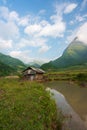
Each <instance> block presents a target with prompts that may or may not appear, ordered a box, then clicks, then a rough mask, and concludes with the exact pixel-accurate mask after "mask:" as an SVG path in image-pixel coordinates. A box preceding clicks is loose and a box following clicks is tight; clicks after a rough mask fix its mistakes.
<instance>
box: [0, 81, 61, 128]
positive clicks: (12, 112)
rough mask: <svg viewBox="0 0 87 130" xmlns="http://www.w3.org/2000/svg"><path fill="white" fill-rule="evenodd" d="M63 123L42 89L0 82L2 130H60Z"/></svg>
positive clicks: (24, 84)
mask: <svg viewBox="0 0 87 130" xmlns="http://www.w3.org/2000/svg"><path fill="white" fill-rule="evenodd" d="M61 123H62V121H61V119H60V118H59V117H58V118H57V110H56V105H55V102H54V100H52V98H51V97H50V93H49V92H46V91H45V88H44V87H43V85H41V84H38V83H33V82H27V81H25V82H21V81H19V80H17V79H16V80H13V79H0V130H56V129H58V130H60V128H61Z"/></svg>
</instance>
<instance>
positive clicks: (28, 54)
mask: <svg viewBox="0 0 87 130" xmlns="http://www.w3.org/2000/svg"><path fill="white" fill-rule="evenodd" d="M76 36H78V39H79V40H80V41H83V42H84V43H85V44H87V0H0V52H1V53H4V54H6V55H10V56H12V57H15V58H19V59H20V60H22V61H23V62H24V63H29V62H33V61H34V62H35V61H41V62H48V61H50V60H54V59H56V58H58V57H60V56H61V55H62V53H63V51H64V49H65V48H66V47H67V46H68V45H69V44H70V42H71V41H72V40H73V39H74V38H75V37H76Z"/></svg>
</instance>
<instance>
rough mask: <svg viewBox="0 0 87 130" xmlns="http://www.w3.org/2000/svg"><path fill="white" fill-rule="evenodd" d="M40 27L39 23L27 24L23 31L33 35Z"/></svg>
mask: <svg viewBox="0 0 87 130" xmlns="http://www.w3.org/2000/svg"><path fill="white" fill-rule="evenodd" d="M41 29H42V27H41V26H40V25H39V24H33V25H29V26H27V27H26V28H25V33H26V34H28V35H34V34H35V33H39V32H40V30H41Z"/></svg>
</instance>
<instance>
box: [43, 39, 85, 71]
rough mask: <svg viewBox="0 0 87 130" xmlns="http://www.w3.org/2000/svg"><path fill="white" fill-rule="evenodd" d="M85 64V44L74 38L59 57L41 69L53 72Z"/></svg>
mask: <svg viewBox="0 0 87 130" xmlns="http://www.w3.org/2000/svg"><path fill="white" fill-rule="evenodd" d="M85 64H87V44H85V43H83V42H81V41H79V39H78V38H77V37H76V38H75V39H74V40H73V41H72V42H71V43H70V44H69V46H68V47H67V48H66V49H65V50H64V52H63V54H62V56H61V57H59V58H57V59H56V60H54V61H50V62H49V63H46V64H43V65H42V66H41V68H42V69H44V70H52V69H53V70H54V69H61V68H68V67H72V66H77V65H85Z"/></svg>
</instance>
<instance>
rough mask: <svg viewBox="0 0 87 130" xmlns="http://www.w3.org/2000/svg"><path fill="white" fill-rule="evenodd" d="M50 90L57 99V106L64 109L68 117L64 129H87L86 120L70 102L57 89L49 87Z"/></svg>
mask: <svg viewBox="0 0 87 130" xmlns="http://www.w3.org/2000/svg"><path fill="white" fill-rule="evenodd" d="M48 90H49V91H50V92H51V93H52V95H53V98H54V99H55V101H56V105H57V108H58V109H60V110H61V111H62V113H63V115H64V116H65V118H66V120H65V123H64V125H63V128H62V130H87V127H86V125H85V123H84V121H83V120H82V119H81V118H80V116H79V115H78V114H77V113H76V112H75V111H74V110H73V108H72V107H71V106H70V105H69V104H68V102H67V100H66V99H65V97H64V96H63V95H62V94H61V93H60V92H58V91H56V90H55V89H50V88H48Z"/></svg>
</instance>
